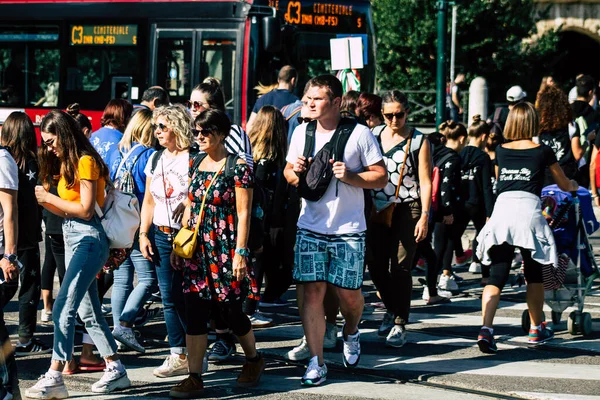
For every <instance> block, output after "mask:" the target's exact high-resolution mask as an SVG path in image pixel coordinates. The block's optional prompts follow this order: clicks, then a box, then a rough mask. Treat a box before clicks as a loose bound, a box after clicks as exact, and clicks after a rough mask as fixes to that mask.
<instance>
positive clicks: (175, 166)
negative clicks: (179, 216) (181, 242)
mask: <svg viewBox="0 0 600 400" xmlns="http://www.w3.org/2000/svg"><path fill="white" fill-rule="evenodd" d="M157 155H158V152H156V153H154V154H153V155H152V157H151V158H150V159H149V160H148V163H147V164H146V168H145V169H144V173H145V174H146V176H150V177H152V178H151V181H150V193H151V194H152V197H153V198H154V203H155V205H154V218H153V219H152V223H153V224H154V225H156V226H167V227H171V228H174V229H181V224H178V223H175V222H174V221H173V217H172V214H173V211H174V210H175V209H176V208H177V206H178V205H179V204H180V203H181V202H182V201H184V200H185V198H186V196H187V194H188V170H189V161H190V154H189V153H188V152H185V153H181V154H178V155H177V156H176V157H167V153H166V152H162V154H161V156H160V159H159V160H158V163H157V164H156V168H155V169H154V174H152V173H151V170H152V160H153V159H154V157H156V156H157ZM163 171H164V173H163Z"/></svg>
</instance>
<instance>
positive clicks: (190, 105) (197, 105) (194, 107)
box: [185, 100, 208, 110]
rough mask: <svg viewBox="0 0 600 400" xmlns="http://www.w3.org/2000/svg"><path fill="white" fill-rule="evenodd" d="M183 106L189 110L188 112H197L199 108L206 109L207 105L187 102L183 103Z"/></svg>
mask: <svg viewBox="0 0 600 400" xmlns="http://www.w3.org/2000/svg"><path fill="white" fill-rule="evenodd" d="M185 106H186V107H187V108H189V109H190V110H197V109H199V108H200V107H202V108H208V107H207V106H208V105H207V104H205V103H201V102H199V101H189V100H188V101H186V102H185Z"/></svg>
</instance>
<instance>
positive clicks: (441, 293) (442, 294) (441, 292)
mask: <svg viewBox="0 0 600 400" xmlns="http://www.w3.org/2000/svg"><path fill="white" fill-rule="evenodd" d="M437 292H438V296H440V297H446V298H448V299H449V298H450V297H452V296H453V295H452V292H451V291H449V290H444V289H441V288H439V287H438V291H437Z"/></svg>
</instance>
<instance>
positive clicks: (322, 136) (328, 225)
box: [286, 124, 382, 235]
mask: <svg viewBox="0 0 600 400" xmlns="http://www.w3.org/2000/svg"><path fill="white" fill-rule="evenodd" d="M307 126H308V124H302V125H300V126H298V127H297V128H296V130H295V131H294V134H293V135H292V141H291V143H290V148H289V151H288V155H287V157H286V160H287V162H289V163H291V164H294V163H295V162H296V161H297V159H298V157H299V156H301V155H302V153H303V152H304V142H305V139H306V127H307ZM333 134H334V132H330V133H320V132H318V131H317V132H316V133H315V153H316V152H318V151H319V150H320V149H321V148H322V147H323V146H324V145H325V144H326V143H328V142H329V141H330V140H331V138H332V136H333ZM342 160H343V162H344V163H345V164H346V168H347V170H349V171H351V172H362V171H364V170H365V167H367V166H370V165H374V164H376V163H378V162H379V161H381V160H382V156H381V151H380V150H379V144H378V143H377V140H376V139H375V137H374V136H373V133H371V130H370V129H369V128H367V127H366V126H364V125H361V124H357V125H356V127H355V128H354V130H353V131H352V133H351V134H350V138H349V139H348V143H347V144H346V148H345V149H344V157H343V159H342ZM336 192H337V193H336ZM298 228H302V229H307V230H309V231H312V232H315V233H320V234H323V235H339V234H348V233H359V232H364V231H365V230H366V229H367V225H366V221H365V213H364V192H363V189H362V188H359V187H356V186H352V185H348V184H346V183H343V182H340V181H338V179H336V178H335V177H333V178H332V179H331V182H329V186H328V187H327V190H326V191H325V194H324V195H323V197H321V199H320V200H319V201H306V200H304V199H302V210H301V211H300V217H299V218H298Z"/></svg>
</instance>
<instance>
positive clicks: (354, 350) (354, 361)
mask: <svg viewBox="0 0 600 400" xmlns="http://www.w3.org/2000/svg"><path fill="white" fill-rule="evenodd" d="M344 326H345V325H344ZM343 332H344V331H343V330H342V336H343ZM343 353H344V354H343V357H342V359H343V361H344V366H345V367H346V368H354V367H356V366H357V365H358V362H359V361H360V331H359V332H356V333H355V334H354V335H348V337H347V338H345V339H344V351H343Z"/></svg>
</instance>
